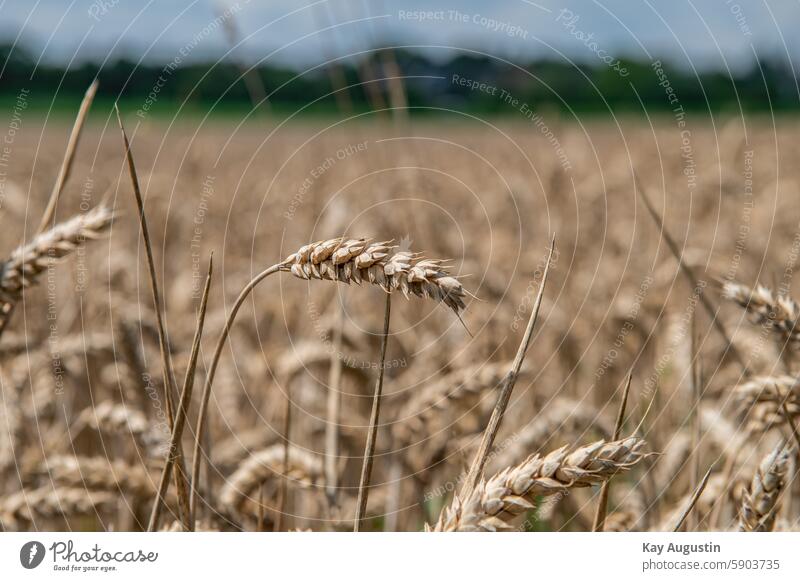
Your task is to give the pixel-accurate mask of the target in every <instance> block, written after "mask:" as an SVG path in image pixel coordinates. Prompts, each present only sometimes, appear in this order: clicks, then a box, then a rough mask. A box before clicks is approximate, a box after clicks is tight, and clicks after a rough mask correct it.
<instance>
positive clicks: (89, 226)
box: [0, 206, 113, 308]
mask: <svg viewBox="0 0 800 581" xmlns="http://www.w3.org/2000/svg"><path fill="white" fill-rule="evenodd" d="M112 218H113V213H112V212H111V210H109V209H108V208H106V207H104V206H98V207H97V208H94V209H93V210H91V211H89V212H86V213H85V214H79V215H77V216H75V217H73V218H71V219H70V220H67V221H66V222H62V223H61V224H58V225H56V226H54V227H53V228H51V229H50V230H47V231H46V232H44V233H43V234H40V235H39V236H37V237H36V238H34V239H33V240H32V241H31V242H30V243H28V244H26V245H24V246H20V247H19V248H17V249H16V250H15V251H14V252H12V253H11V256H10V257H9V259H8V260H7V261H6V262H5V263H3V265H2V269H1V270H0V274H1V275H2V276H0V300H2V301H3V303H4V308H6V305H8V304H13V303H15V302H16V301H17V300H19V297H20V296H21V294H22V292H23V290H25V289H26V288H28V287H30V286H33V285H34V284H35V283H36V279H37V278H38V277H39V275H40V274H41V273H42V272H43V271H44V270H45V269H47V267H48V266H50V265H51V264H54V263H55V262H56V261H58V260H59V259H61V258H64V257H65V256H67V255H68V254H70V253H72V252H73V251H74V250H75V249H76V248H78V247H79V246H81V245H82V244H83V243H84V242H85V241H86V240H95V239H97V238H99V237H100V236H101V234H102V233H103V231H105V230H106V229H107V228H108V227H109V226H110V225H111V220H112Z"/></svg>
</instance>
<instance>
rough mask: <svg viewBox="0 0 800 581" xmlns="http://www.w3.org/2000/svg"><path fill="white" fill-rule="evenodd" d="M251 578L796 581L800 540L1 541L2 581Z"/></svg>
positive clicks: (397, 536) (515, 536) (55, 537)
mask: <svg viewBox="0 0 800 581" xmlns="http://www.w3.org/2000/svg"><path fill="white" fill-rule="evenodd" d="M252 573H256V574H258V575H259V578H262V579H295V578H296V579H316V578H318V579H324V580H325V581H335V580H339V579H342V580H347V581H353V580H360V579H370V580H372V579H380V580H381V581H391V580H394V579H397V580H402V581H408V580H409V579H415V578H420V579H456V578H457V579H459V581H462V580H470V579H476V580H481V581H486V579H490V578H502V577H503V576H507V575H514V576H515V578H519V579H525V578H530V579H544V578H547V577H550V576H557V578H559V579H580V578H589V576H590V575H595V576H596V575H602V577H607V576H608V577H609V578H613V579H615V581H623V580H627V579H667V578H674V579H684V578H695V579H755V578H758V579H767V580H769V579H775V580H778V579H793V580H796V579H800V533H762V534H742V533H682V534H656V533H627V534H614V533H602V534H591V533H509V534H501V533H494V534H493V533H483V534H477V533H476V534H432V533H360V534H351V533H193V534H183V533H156V534H145V533H39V534H37V533H0V578H2V579H57V578H63V579H67V578H70V579H109V580H110V579H114V580H124V579H131V580H135V581H143V579H145V580H146V579H148V577H147V576H149V575H155V577H152V579H165V578H167V577H166V576H167V575H181V574H183V575H186V576H187V577H186V581H192V579H193V578H194V576H195V575H200V577H197V578H198V579H209V578H213V577H211V576H212V575H220V576H221V575H237V574H252ZM520 575H522V577H519V576H520ZM189 576H191V577H189ZM611 576H613V577H611ZM226 579H230V581H234V579H237V578H236V577H228V578H222V581H226Z"/></svg>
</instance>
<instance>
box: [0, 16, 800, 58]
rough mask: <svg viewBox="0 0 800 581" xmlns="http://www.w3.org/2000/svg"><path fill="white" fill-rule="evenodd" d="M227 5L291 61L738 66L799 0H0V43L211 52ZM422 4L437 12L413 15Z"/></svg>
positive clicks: (780, 50) (779, 32)
mask: <svg viewBox="0 0 800 581" xmlns="http://www.w3.org/2000/svg"><path fill="white" fill-rule="evenodd" d="M215 7H217V8H216V10H215ZM226 7H229V8H230V7H233V8H232V10H233V11H234V12H235V17H234V18H235V20H236V23H237V25H238V27H239V28H240V30H241V32H242V37H243V41H242V45H241V47H240V49H239V50H241V53H242V54H243V55H246V57H247V58H248V59H251V60H257V59H266V60H267V61H269V62H276V63H280V64H290V65H293V66H300V67H303V66H309V65H314V64H316V63H319V62H321V61H323V60H325V59H326V58H329V57H331V56H341V55H346V54H353V53H357V52H358V51H363V50H367V49H368V48H369V47H371V46H375V45H376V44H405V45H409V44H410V45H426V46H427V45H444V46H452V47H457V48H467V49H471V50H479V51H483V52H487V53H490V54H493V55H499V56H502V57H505V58H510V59H512V60H526V59H528V58H531V57H546V56H551V57H554V58H569V59H573V60H576V61H580V62H587V63H592V62H593V61H594V60H596V59H598V58H599V57H598V55H597V51H598V50H602V51H604V52H603V54H610V55H614V56H615V57H620V56H631V57H638V58H645V59H648V58H660V59H662V60H670V61H674V62H676V63H678V64H680V65H682V66H694V67H696V68H698V69H708V68H713V67H721V68H724V67H726V66H727V67H729V68H731V69H734V70H742V69H745V68H748V67H749V66H750V65H751V64H752V62H753V60H754V58H755V55H756V54H758V55H763V56H770V57H773V58H774V57H780V58H783V59H788V58H791V59H792V60H795V59H797V58H798V56H800V35H798V34H797V33H796V27H797V24H798V23H800V2H799V1H798V0H769V1H767V0H695V1H694V2H692V1H688V0H605V1H596V0H568V1H551V0H535V1H534V0H504V1H497V2H491V1H487V0H483V1H478V0H461V1H460V2H455V1H450V2H443V1H441V0H427V1H425V0H397V1H390V0H381V1H376V0H346V1H345V0H330V1H321V0H320V1H317V2H308V1H307V0H296V1H288V0H238V2H237V1H236V0H157V1H156V0H0V43H8V42H13V41H15V40H16V39H17V38H19V43H20V44H21V45H23V46H25V47H26V48H28V49H29V50H30V51H31V52H33V53H34V56H36V57H37V58H39V57H41V58H42V59H43V60H44V61H50V62H53V61H56V62H68V61H70V60H73V59H76V60H78V61H80V60H85V59H92V60H95V61H101V60H103V59H104V58H105V57H106V56H107V55H108V54H109V51H113V52H112V54H113V55H126V56H128V57H133V58H135V59H137V60H138V59H139V58H143V59H150V60H166V61H169V60H170V59H172V58H173V57H174V56H175V55H176V54H178V52H179V51H180V50H181V48H182V47H185V46H187V44H190V43H192V42H193V39H195V38H197V37H198V35H199V40H197V41H196V47H195V48H194V49H193V50H192V51H191V58H194V59H204V58H218V57H220V56H221V55H223V54H224V53H225V51H226V50H227V49H228V45H227V42H226V40H225V36H224V34H223V33H222V32H221V30H216V31H215V32H212V33H206V34H204V33H203V32H202V31H203V29H204V27H206V26H207V25H208V24H209V23H210V22H212V21H213V20H214V19H215V17H216V16H217V14H218V13H219V11H224V10H225V8H226ZM421 10H423V11H437V14H434V15H432V16H430V15H429V16H428V19H426V20H422V21H420V20H419V19H418V18H417V17H416V15H415V14H414V12H415V11H421ZM454 10H456V11H457V13H456V12H450V11H454ZM565 10H566V11H569V12H564V11H565ZM575 17H577V19H575ZM495 23H496V24H495ZM493 27H494V28H493ZM510 27H516V29H513V30H515V31H516V32H515V33H514V34H509V33H508V32H509V30H510ZM588 35H591V40H589V41H587V40H586V36H588ZM592 43H595V44H592ZM590 44H591V46H588V45H590ZM422 50H425V51H427V52H428V53H429V54H430V55H432V56H434V57H441V58H445V57H446V56H449V55H450V54H452V53H451V52H449V51H448V50H446V49H441V48H425V49H422Z"/></svg>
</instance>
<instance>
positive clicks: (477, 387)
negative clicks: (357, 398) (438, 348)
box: [392, 362, 511, 445]
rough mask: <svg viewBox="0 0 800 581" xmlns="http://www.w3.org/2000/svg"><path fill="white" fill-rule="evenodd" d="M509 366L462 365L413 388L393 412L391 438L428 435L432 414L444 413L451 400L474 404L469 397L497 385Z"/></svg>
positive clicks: (401, 439)
mask: <svg viewBox="0 0 800 581" xmlns="http://www.w3.org/2000/svg"><path fill="white" fill-rule="evenodd" d="M510 365H511V364H510V363H508V362H502V363H481V364H479V365H474V366H469V367H463V368H460V369H457V370H455V371H453V372H452V373H449V374H447V375H446V376H444V377H443V378H442V379H440V380H438V381H435V382H434V383H432V384H431V385H428V386H426V387H425V388H424V389H421V390H419V391H417V392H416V393H414V394H413V395H412V396H411V397H410V398H409V400H408V401H407V402H406V403H405V404H404V405H403V407H402V408H401V409H400V410H399V412H398V414H397V417H398V418H399V421H398V422H397V423H395V424H394V425H393V426H392V433H393V435H394V437H395V439H396V440H397V441H398V443H400V444H401V445H408V444H411V443H414V442H418V441H420V440H422V439H424V438H425V437H427V436H429V435H430V434H429V430H428V426H429V424H430V423H431V420H432V419H433V417H434V416H437V415H442V414H447V413H448V412H449V411H451V410H453V409H454V407H453V404H454V403H459V402H464V401H465V400H468V401H469V402H470V403H474V402H473V399H474V398H475V397H478V396H480V395H481V394H482V393H483V392H484V391H489V390H492V389H496V388H498V387H500V383H501V381H502V380H503V378H504V377H505V375H506V373H507V371H508V368H509V367H510ZM462 407H463V406H462ZM459 409H461V408H459ZM461 413H463V409H461Z"/></svg>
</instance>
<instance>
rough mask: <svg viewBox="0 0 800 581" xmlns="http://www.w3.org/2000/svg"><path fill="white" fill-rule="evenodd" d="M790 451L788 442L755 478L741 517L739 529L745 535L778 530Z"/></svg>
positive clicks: (776, 451)
mask: <svg viewBox="0 0 800 581" xmlns="http://www.w3.org/2000/svg"><path fill="white" fill-rule="evenodd" d="M788 464H789V451H788V450H787V449H786V446H785V444H784V443H780V444H778V446H777V447H776V448H775V449H774V450H773V451H772V452H771V453H769V454H768V455H767V456H766V457H765V458H764V460H763V461H762V462H761V465H760V466H759V467H758V470H756V473H755V475H754V476H753V482H752V483H751V484H750V490H748V491H747V492H746V493H745V495H744V498H743V499H742V507H741V513H740V515H739V530H740V531H744V532H764V531H771V530H772V529H773V528H774V527H775V517H776V515H777V512H778V511H777V509H778V499H779V497H780V495H781V492H782V491H783V489H784V487H785V486H786V471H787V469H788Z"/></svg>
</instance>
